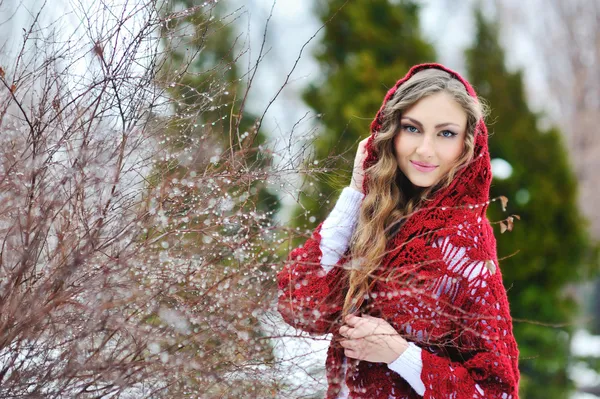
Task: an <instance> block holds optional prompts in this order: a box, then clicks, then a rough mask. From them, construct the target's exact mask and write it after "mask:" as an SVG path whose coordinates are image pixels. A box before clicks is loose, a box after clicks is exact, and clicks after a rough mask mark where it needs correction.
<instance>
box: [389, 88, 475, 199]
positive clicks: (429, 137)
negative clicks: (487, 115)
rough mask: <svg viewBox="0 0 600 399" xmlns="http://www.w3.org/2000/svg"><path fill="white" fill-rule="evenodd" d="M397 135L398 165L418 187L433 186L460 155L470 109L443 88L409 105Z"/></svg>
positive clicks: (395, 142) (396, 151) (395, 147)
mask: <svg viewBox="0 0 600 399" xmlns="http://www.w3.org/2000/svg"><path fill="white" fill-rule="evenodd" d="M400 126H401V128H400V131H399V132H398V133H397V134H396V136H395V137H394V151H395V154H396V160H397V161H398V167H399V168H400V169H401V170H402V172H403V173H404V175H406V177H407V178H408V180H410V182H411V183H412V184H413V185H415V186H417V187H423V188H425V187H430V186H433V185H434V184H436V183H437V182H438V181H440V179H441V178H442V177H443V176H444V175H445V174H446V173H448V171H449V170H450V169H451V168H452V167H453V166H454V165H455V163H456V161H457V160H458V158H459V157H460V155H461V153H462V151H463V147H464V142H465V134H466V129H467V113H466V112H465V111H464V109H463V108H462V107H461V106H460V104H458V103H457V102H456V101H455V100H454V99H453V98H452V96H451V95H450V94H448V93H446V92H444V91H441V92H438V93H435V94H432V95H429V96H427V97H424V98H422V99H420V100H419V101H417V102H416V103H415V104H413V105H412V106H410V107H409V108H408V109H406V110H405V111H404V112H403V114H402V119H401V120H400Z"/></svg>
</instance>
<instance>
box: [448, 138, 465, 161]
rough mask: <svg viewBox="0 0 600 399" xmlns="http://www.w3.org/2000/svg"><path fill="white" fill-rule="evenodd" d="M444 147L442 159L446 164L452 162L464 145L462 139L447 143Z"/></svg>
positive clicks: (458, 156) (456, 159) (456, 158)
mask: <svg viewBox="0 0 600 399" xmlns="http://www.w3.org/2000/svg"><path fill="white" fill-rule="evenodd" d="M445 147H446V148H445V149H444V151H443V152H442V153H443V154H444V161H445V162H446V163H448V164H454V163H455V162H456V161H458V159H459V158H460V156H461V154H462V152H463V149H464V147H465V144H464V140H460V141H458V140H457V141H455V142H451V143H448V144H447V145H446V146H445Z"/></svg>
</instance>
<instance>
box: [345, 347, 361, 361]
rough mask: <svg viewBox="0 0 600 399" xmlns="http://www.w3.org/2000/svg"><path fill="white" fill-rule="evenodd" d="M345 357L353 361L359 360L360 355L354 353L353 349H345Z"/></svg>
mask: <svg viewBox="0 0 600 399" xmlns="http://www.w3.org/2000/svg"><path fill="white" fill-rule="evenodd" d="M344 356H346V357H349V358H351V359H358V353H357V352H356V351H353V350H352V349H345V350H344Z"/></svg>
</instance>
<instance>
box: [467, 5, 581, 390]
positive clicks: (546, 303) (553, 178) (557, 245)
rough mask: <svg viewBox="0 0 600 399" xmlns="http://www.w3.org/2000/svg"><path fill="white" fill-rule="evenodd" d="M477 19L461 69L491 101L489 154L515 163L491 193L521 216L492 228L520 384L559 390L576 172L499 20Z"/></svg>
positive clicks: (494, 213) (568, 314) (573, 277)
mask: <svg viewBox="0 0 600 399" xmlns="http://www.w3.org/2000/svg"><path fill="white" fill-rule="evenodd" d="M476 25H477V31H476V32H477V33H476V38H475V42H474V45H473V47H472V48H470V49H469V50H467V52H466V60H467V66H468V75H469V77H470V82H471V83H472V84H473V86H474V87H475V90H476V91H477V92H478V93H479V94H480V95H481V96H482V97H483V98H484V99H485V100H487V102H488V103H489V104H490V106H491V111H492V112H491V115H490V118H489V121H491V123H490V124H489V127H490V141H489V144H490V153H491V156H492V158H500V159H503V160H505V161H507V162H508V163H509V164H510V165H511V166H512V174H511V175H510V177H509V178H507V179H504V180H501V179H497V178H495V179H494V181H493V182H492V188H491V193H490V194H491V196H492V197H497V196H500V195H504V196H507V197H508V198H509V200H510V202H509V206H508V208H509V209H508V211H509V212H510V213H515V214H517V215H520V217H521V221H520V222H518V224H517V225H515V228H514V230H513V231H512V232H510V233H505V234H497V240H498V256H499V258H500V259H501V258H503V257H506V258H505V259H502V260H501V261H500V264H501V268H502V272H503V276H504V283H505V286H506V287H507V289H508V296H509V302H510V305H511V313H512V316H513V318H515V319H516V320H515V323H514V332H515V336H516V339H517V342H518V344H519V349H520V370H521V375H522V381H521V393H522V397H523V398H526V399H534V398H540V399H555V398H556V399H558V398H561V399H563V398H567V397H568V393H569V391H570V388H571V387H572V383H571V382H570V381H569V379H568V374H567V367H568V364H569V346H570V337H571V333H572V331H573V327H574V326H573V324H572V323H573V322H574V320H575V316H576V315H577V312H578V306H577V303H576V301H575V300H574V298H573V296H571V295H568V291H567V287H568V286H569V284H571V283H574V282H577V281H580V280H581V279H582V278H584V277H585V276H586V275H587V274H588V272H589V266H588V264H589V263H588V262H587V259H586V255H587V254H588V253H589V252H588V251H589V239H588V236H587V231H586V225H585V222H584V220H583V219H582V216H581V214H580V212H579V210H578V208H577V198H576V197H577V182H576V178H575V176H574V173H573V171H572V167H571V164H570V162H569V160H568V158H567V152H566V149H565V147H564V144H563V140H562V136H561V134H560V132H559V131H558V130H557V129H556V128H550V129H542V128H540V123H539V121H540V116H539V115H537V114H536V113H534V112H532V111H531V110H530V109H529V107H528V105H527V101H526V98H525V94H524V89H523V78H522V75H521V73H520V72H514V73H513V72H509V71H507V69H506V66H505V61H504V51H503V49H502V47H501V46H500V44H499V42H498V27H497V25H496V24H494V23H491V22H488V21H486V19H485V18H484V17H483V16H482V14H481V12H480V11H478V12H477V14H476ZM488 217H489V219H490V220H491V221H492V222H493V221H499V220H502V219H504V218H506V215H505V214H503V213H502V211H501V210H500V209H498V207H490V208H489V212H488ZM497 233H500V231H499V230H497ZM513 254H514V256H511V255H513Z"/></svg>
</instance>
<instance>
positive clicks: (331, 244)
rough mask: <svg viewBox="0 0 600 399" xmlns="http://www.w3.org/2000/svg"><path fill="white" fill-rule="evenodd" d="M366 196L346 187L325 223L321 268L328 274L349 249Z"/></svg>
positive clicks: (323, 227)
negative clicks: (361, 205)
mask: <svg viewBox="0 0 600 399" xmlns="http://www.w3.org/2000/svg"><path fill="white" fill-rule="evenodd" d="M364 196H365V195H364V194H363V193H361V192H360V191H357V190H355V189H353V188H351V187H345V188H344V189H343V190H342V193H341V194H340V197H339V198H338V200H337V202H336V204H335V206H334V207H333V209H332V211H331V213H330V214H329V216H327V219H325V221H324V222H323V225H322V226H321V232H320V233H321V242H320V244H319V248H320V249H321V253H322V254H323V257H322V258H321V266H322V267H323V269H324V270H325V271H326V272H329V271H330V270H331V269H333V267H334V266H335V265H336V264H337V263H338V261H339V260H340V258H341V257H342V255H344V253H345V252H346V250H347V249H348V246H349V244H350V238H351V237H352V234H353V233H354V229H355V228H356V223H357V222H358V215H359V211H360V204H361V203H362V200H363V198H364Z"/></svg>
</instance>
